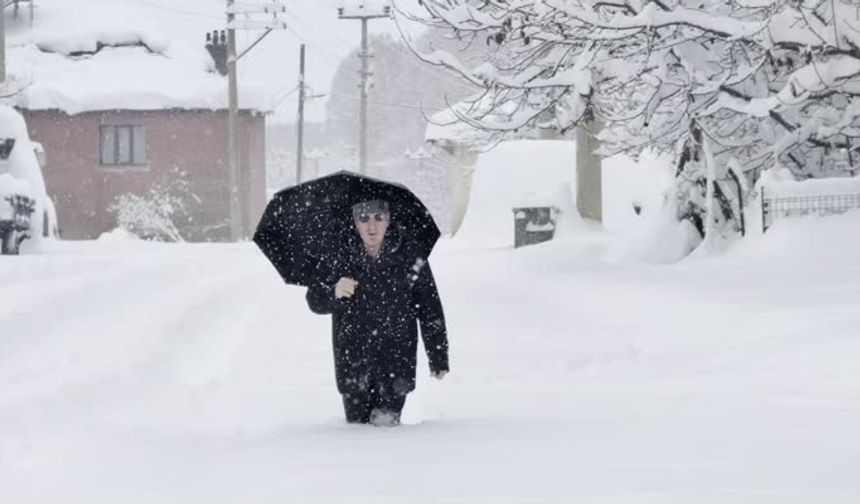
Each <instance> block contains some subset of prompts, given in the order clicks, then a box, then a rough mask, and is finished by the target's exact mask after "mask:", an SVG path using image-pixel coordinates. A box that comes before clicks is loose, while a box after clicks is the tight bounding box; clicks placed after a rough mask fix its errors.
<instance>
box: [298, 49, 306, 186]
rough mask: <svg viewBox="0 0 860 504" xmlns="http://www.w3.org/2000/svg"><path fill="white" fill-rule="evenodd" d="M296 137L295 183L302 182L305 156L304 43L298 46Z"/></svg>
mask: <svg viewBox="0 0 860 504" xmlns="http://www.w3.org/2000/svg"><path fill="white" fill-rule="evenodd" d="M297 129H298V138H297V139H296V185H298V184H301V183H302V162H303V160H304V157H305V151H304V140H305V45H304V44H302V45H301V47H300V48H299V124H298V128H297Z"/></svg>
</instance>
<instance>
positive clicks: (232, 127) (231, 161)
mask: <svg viewBox="0 0 860 504" xmlns="http://www.w3.org/2000/svg"><path fill="white" fill-rule="evenodd" d="M234 4H235V0H227V80H228V95H229V97H228V100H229V110H228V111H227V171H228V184H230V186H229V188H230V195H229V198H230V202H229V204H230V241H238V240H239V239H240V238H241V237H242V233H243V232H244V230H243V229H242V228H243V225H242V224H243V223H242V210H241V208H242V207H241V205H240V202H239V139H238V138H237V133H238V128H237V127H236V123H237V119H238V117H237V116H238V113H239V90H238V89H237V88H238V83H237V79H236V29H235V27H234V26H233V24H234V21H235V20H236V14H235V12H234V11H233V6H234Z"/></svg>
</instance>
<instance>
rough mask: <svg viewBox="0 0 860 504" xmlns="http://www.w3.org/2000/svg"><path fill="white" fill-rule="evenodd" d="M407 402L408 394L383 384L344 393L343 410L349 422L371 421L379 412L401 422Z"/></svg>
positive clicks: (395, 421)
mask: <svg viewBox="0 0 860 504" xmlns="http://www.w3.org/2000/svg"><path fill="white" fill-rule="evenodd" d="M405 404H406V394H398V393H396V392H394V391H392V390H388V389H386V388H385V387H382V386H377V387H372V388H370V389H369V390H366V391H359V392H348V393H346V394H343V411H344V413H345V414H346V421H347V422H349V423H370V421H371V418H372V416H373V415H374V414H379V413H382V414H385V415H388V416H389V417H391V418H392V419H393V421H394V423H399V422H400V412H401V411H403V405H405Z"/></svg>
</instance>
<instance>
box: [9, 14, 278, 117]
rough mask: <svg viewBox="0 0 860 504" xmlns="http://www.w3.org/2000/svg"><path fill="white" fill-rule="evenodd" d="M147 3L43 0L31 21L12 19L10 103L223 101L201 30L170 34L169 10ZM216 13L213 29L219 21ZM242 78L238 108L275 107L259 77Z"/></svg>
mask: <svg viewBox="0 0 860 504" xmlns="http://www.w3.org/2000/svg"><path fill="white" fill-rule="evenodd" d="M147 5H149V4H146V3H142V2H138V1H137V0H110V1H107V0H91V1H88V2H84V3H81V2H75V3H74V5H70V3H69V2H66V1H61V0H44V1H42V2H40V4H39V9H38V12H37V16H36V19H35V23H34V25H33V27H32V29H31V28H30V27H29V20H28V19H26V17H25V19H18V20H14V21H10V23H9V27H8V28H9V42H8V45H7V63H8V65H9V74H10V76H11V78H12V79H13V80H15V81H16V82H18V83H19V84H20V86H21V87H22V88H23V91H22V92H21V93H20V94H18V95H16V96H15V97H14V98H13V99H12V100H10V102H11V104H12V105H15V106H18V107H23V108H28V109H33V110H46V109H59V110H62V111H64V112H67V113H69V114H75V113H80V112H85V111H98V110H114V109H129V110H154V109H167V108H173V109H176V108H178V109H209V110H216V109H225V108H227V106H228V96H227V79H226V78H225V77H222V76H220V75H219V74H217V73H216V72H215V69H214V62H213V61H212V58H211V57H210V55H209V53H208V51H207V50H206V48H205V42H204V41H205V34H206V31H205V30H201V31H200V33H199V37H197V38H196V40H195V41H190V40H187V39H185V40H180V39H178V38H177V37H175V36H174V37H168V36H166V35H165V34H164V32H163V31H162V29H161V28H162V26H164V25H166V24H169V23H166V20H165V19H164V16H166V15H168V14H169V12H166V11H164V10H158V9H152V8H146V7H147ZM203 5H204V4H200V5H198V6H197V7H198V8H200V9H202V8H203ZM219 10H220V8H219ZM214 12H215V11H213V13H214ZM216 19H217V16H213V21H212V29H215V28H218V27H219V26H220V25H221V24H223V23H220V24H219V23H218V22H215V20H216ZM207 24H208V22H207ZM195 31H197V30H195ZM174 35H175V34H174ZM241 84H242V85H241V88H240V90H241V92H240V93H239V106H240V108H242V109H246V110H248V109H250V110H254V111H260V112H271V111H272V110H273V109H274V100H273V99H272V98H271V97H267V96H266V94H265V92H264V91H263V87H262V85H261V84H262V83H259V84H257V83H254V82H248V81H247V80H246V79H243V80H242V82H241Z"/></svg>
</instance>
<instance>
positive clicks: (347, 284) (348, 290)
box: [334, 277, 358, 299]
mask: <svg viewBox="0 0 860 504" xmlns="http://www.w3.org/2000/svg"><path fill="white" fill-rule="evenodd" d="M357 286H358V282H356V281H355V280H353V279H352V278H345V277H344V278H341V279H340V280H338V281H337V283H336V284H335V286H334V297H335V298H337V299H340V298H344V297H346V298H349V297H352V296H353V295H354V294H355V288H356V287H357Z"/></svg>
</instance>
